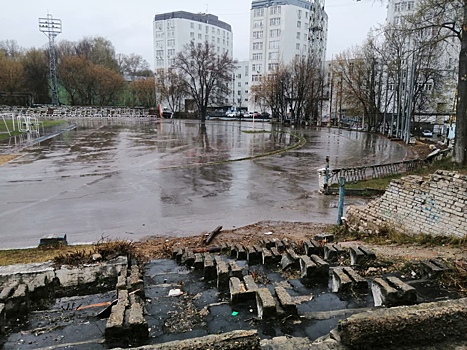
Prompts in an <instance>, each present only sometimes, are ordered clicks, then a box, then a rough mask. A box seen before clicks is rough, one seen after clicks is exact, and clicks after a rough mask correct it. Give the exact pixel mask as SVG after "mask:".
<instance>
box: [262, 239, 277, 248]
mask: <svg viewBox="0 0 467 350" xmlns="http://www.w3.org/2000/svg"><path fill="white" fill-rule="evenodd" d="M261 244H262V245H263V246H264V247H266V248H268V249H271V248H272V247H275V242H274V241H272V240H270V239H269V238H265V239H263V240H262V241H261Z"/></svg>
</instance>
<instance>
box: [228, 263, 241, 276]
mask: <svg viewBox="0 0 467 350" xmlns="http://www.w3.org/2000/svg"><path fill="white" fill-rule="evenodd" d="M229 270H230V272H229V275H230V277H237V278H238V279H241V278H242V277H243V272H242V269H241V268H240V266H238V264H237V263H236V262H235V261H230V262H229Z"/></svg>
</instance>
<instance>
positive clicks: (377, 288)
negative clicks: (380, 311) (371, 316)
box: [371, 276, 417, 307]
mask: <svg viewBox="0 0 467 350" xmlns="http://www.w3.org/2000/svg"><path fill="white" fill-rule="evenodd" d="M371 292H372V294H373V300H374V304H375V306H382V305H384V306H388V307H391V306H399V305H412V304H415V303H416V302H417V292H416V290H415V288H414V287H412V286H410V285H408V284H407V283H405V282H403V281H401V280H400V279H399V278H397V277H394V276H390V277H386V278H385V279H383V278H380V277H378V278H375V279H374V280H373V281H372V283H371Z"/></svg>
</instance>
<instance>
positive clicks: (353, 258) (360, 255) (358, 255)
mask: <svg viewBox="0 0 467 350" xmlns="http://www.w3.org/2000/svg"><path fill="white" fill-rule="evenodd" d="M375 259H376V255H375V253H374V252H373V251H371V250H369V249H367V248H365V247H362V246H358V247H351V248H350V264H351V265H360V264H362V263H363V262H366V261H371V260H375Z"/></svg>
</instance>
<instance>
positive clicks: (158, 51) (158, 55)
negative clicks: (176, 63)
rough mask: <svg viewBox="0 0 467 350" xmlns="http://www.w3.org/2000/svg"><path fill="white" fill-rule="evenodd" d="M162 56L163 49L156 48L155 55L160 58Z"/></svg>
mask: <svg viewBox="0 0 467 350" xmlns="http://www.w3.org/2000/svg"><path fill="white" fill-rule="evenodd" d="M162 56H164V50H156V57H157V58H161V57H162Z"/></svg>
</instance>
